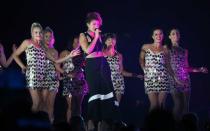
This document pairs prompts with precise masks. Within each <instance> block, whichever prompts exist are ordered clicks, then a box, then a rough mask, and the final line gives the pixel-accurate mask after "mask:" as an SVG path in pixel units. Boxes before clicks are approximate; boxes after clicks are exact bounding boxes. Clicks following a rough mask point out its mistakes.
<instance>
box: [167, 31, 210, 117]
mask: <svg viewBox="0 0 210 131" xmlns="http://www.w3.org/2000/svg"><path fill="white" fill-rule="evenodd" d="M169 39H170V40H171V46H169V45H168V49H169V52H170V58H171V61H170V63H171V67H172V69H173V71H174V73H175V76H176V77H177V79H178V80H179V81H181V82H183V83H185V85H186V86H179V85H176V84H174V82H173V81H171V82H172V83H171V84H172V85H171V86H172V89H171V94H172V98H173V101H174V108H173V113H174V116H175V117H176V119H178V120H179V119H180V118H181V117H182V115H183V114H184V113H188V112H189V101H190V92H191V88H190V76H189V72H201V73H208V70H207V68H205V67H200V68H193V67H190V66H189V64H188V51H187V50H186V49H183V48H182V47H180V32H179V30H178V29H172V30H171V31H170V34H169Z"/></svg>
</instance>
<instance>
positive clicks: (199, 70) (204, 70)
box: [185, 50, 208, 73]
mask: <svg viewBox="0 0 210 131" xmlns="http://www.w3.org/2000/svg"><path fill="white" fill-rule="evenodd" d="M185 58H186V60H185V62H186V65H187V67H186V70H187V72H190V73H208V69H207V68H206V67H198V68H195V67H190V66H189V62H188V50H185Z"/></svg>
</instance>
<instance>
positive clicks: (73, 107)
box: [60, 37, 88, 123]
mask: <svg viewBox="0 0 210 131" xmlns="http://www.w3.org/2000/svg"><path fill="white" fill-rule="evenodd" d="M72 46H73V50H76V49H79V48H80V45H79V38H78V37H75V38H74V40H73V44H72ZM69 53H70V51H68V50H64V51H62V52H61V53H60V58H64V57H65V56H67V55H68V54H69ZM83 63H84V57H83V54H80V55H78V56H76V57H74V58H69V59H67V60H66V61H64V62H63V63H62V68H63V72H64V73H63V93H62V94H63V96H65V97H66V101H67V104H68V108H67V112H66V120H67V122H68V123H69V122H70V119H71V116H81V105H82V101H83V97H84V95H86V94H87V92H88V86H87V82H86V80H85V77H84V69H83V68H84V65H83Z"/></svg>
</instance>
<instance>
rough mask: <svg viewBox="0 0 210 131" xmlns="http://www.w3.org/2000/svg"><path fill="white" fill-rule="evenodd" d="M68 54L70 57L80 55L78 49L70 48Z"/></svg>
mask: <svg viewBox="0 0 210 131" xmlns="http://www.w3.org/2000/svg"><path fill="white" fill-rule="evenodd" d="M69 55H70V57H75V56H78V55H80V50H79V49H75V50H72V51H71V52H70V54H69Z"/></svg>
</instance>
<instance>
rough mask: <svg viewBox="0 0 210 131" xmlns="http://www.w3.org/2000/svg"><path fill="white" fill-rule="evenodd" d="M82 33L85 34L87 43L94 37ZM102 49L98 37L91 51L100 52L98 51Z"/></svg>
mask: <svg viewBox="0 0 210 131" xmlns="http://www.w3.org/2000/svg"><path fill="white" fill-rule="evenodd" d="M84 35H85V37H86V39H87V41H88V45H90V43H91V42H92V41H93V39H94V38H93V37H92V36H91V35H90V34H88V33H87V32H85V33H84ZM102 49H103V44H102V41H100V39H98V40H97V42H96V45H95V47H94V49H93V51H92V52H100V51H102ZM92 52H91V53H92ZM84 54H85V56H87V55H88V54H86V53H84Z"/></svg>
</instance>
